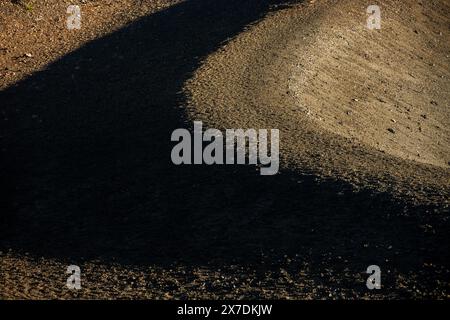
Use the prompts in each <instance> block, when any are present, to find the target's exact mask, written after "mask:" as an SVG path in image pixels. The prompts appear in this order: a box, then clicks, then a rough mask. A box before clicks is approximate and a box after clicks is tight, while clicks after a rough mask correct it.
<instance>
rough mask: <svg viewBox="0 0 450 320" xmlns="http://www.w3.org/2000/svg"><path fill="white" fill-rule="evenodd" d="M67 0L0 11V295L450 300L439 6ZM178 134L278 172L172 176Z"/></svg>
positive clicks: (445, 91)
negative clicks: (377, 13) (224, 139)
mask: <svg viewBox="0 0 450 320" xmlns="http://www.w3.org/2000/svg"><path fill="white" fill-rule="evenodd" d="M402 3H403V2H402ZM68 4H69V3H68V2H64V1H56V0H54V1H53V0H52V1H39V2H38V1H36V2H33V9H31V10H29V9H28V10H27V9H26V8H25V7H24V6H21V5H19V4H14V3H11V2H10V1H1V2H0V5H1V7H0V10H1V11H0V28H1V29H0V31H1V33H0V74H1V75H2V77H1V78H0V87H1V88H2V91H1V92H0V103H1V112H2V119H0V121H2V122H3V123H2V126H1V128H2V129H1V132H0V133H1V135H0V136H1V141H2V142H1V144H2V151H1V152H2V157H1V161H0V169H1V170H2V171H1V172H2V182H1V185H0V186H1V191H2V192H1V193H2V208H4V210H2V216H1V219H2V220H1V227H0V228H1V238H0V240H1V242H0V244H1V249H0V250H1V253H0V257H1V267H0V292H1V297H2V298H5V299H17V298H31V299H36V298H40V299H42V298H44V299H48V298H158V299H172V298H178V299H179V298H181V299H182V298H214V299H217V298H284V299H310V298H366V299H369V298H370V299H389V298H390V299H404V298H416V299H424V298H440V299H445V298H448V297H449V281H448V280H449V274H450V271H449V252H450V250H449V249H450V248H449V243H450V241H449V240H450V239H449V235H448V230H449V221H448V199H449V178H450V175H449V169H448V161H449V160H450V158H449V144H448V142H449V132H448V128H449V127H448V124H449V116H448V110H449V109H448V107H449V106H448V101H449V99H448V98H449V77H450V69H449V56H448V54H449V41H448V40H449V29H448V23H449V20H448V19H449V17H448V14H447V15H446V14H445V12H449V10H448V7H449V3H448V1H427V2H416V1H408V5H407V6H405V5H402V6H400V5H399V4H398V3H397V2H396V1H381V3H380V6H381V8H382V10H383V11H382V12H383V25H382V30H379V31H372V32H371V31H368V30H366V29H365V28H364V25H365V19H366V15H365V6H366V4H365V2H364V1H359V0H346V1H339V2H338V1H327V0H324V1H310V2H307V3H306V2H305V3H298V2H296V1H292V2H291V3H287V2H284V1H283V2H281V1H231V0H223V1H222V0H215V1H206V0H205V1H185V2H175V1H173V2H169V1H159V2H157V1H142V3H140V4H139V5H136V3H134V2H132V1H123V0H121V1H111V2H109V1H103V0H102V1H85V3H81V2H80V5H81V8H82V12H83V28H82V29H81V30H79V31H76V33H74V32H69V31H67V30H65V28H64V20H65V16H66V15H65V8H66V6H67V5H68ZM70 4H74V3H72V2H71V3H70ZM56 12H58V14H56ZM194 119H195V120H202V121H204V122H205V123H207V124H208V126H210V127H214V128H219V129H220V128H232V127H235V128H279V129H280V131H281V156H282V170H281V173H280V174H279V175H277V176H274V177H264V178H262V177H261V176H260V175H259V173H258V171H257V168H254V167H249V166H245V167H234V166H232V167H226V168H225V167H208V166H198V167H189V166H184V167H176V166H174V165H173V164H172V163H171V162H170V157H169V155H170V149H171V144H170V143H169V142H170V141H169V137H170V133H171V132H172V130H173V129H175V128H178V127H188V128H189V127H191V121H192V120H194ZM388 129H393V130H392V131H394V133H393V132H392V131H389V130H388ZM70 264H77V265H79V266H80V267H81V269H82V285H83V289H82V290H80V291H77V292H74V291H70V290H68V289H67V288H66V287H65V280H66V277H67V275H66V274H65V271H66V267H67V266H68V265H70ZM371 264H378V265H379V266H380V267H381V269H382V271H383V289H382V290H380V291H379V292H370V291H368V290H367V288H366V286H365V279H366V277H367V275H366V274H365V269H366V268H367V266H368V265H371Z"/></svg>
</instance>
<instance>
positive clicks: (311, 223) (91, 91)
mask: <svg viewBox="0 0 450 320" xmlns="http://www.w3.org/2000/svg"><path fill="white" fill-rule="evenodd" d="M275 3H281V2H278V1H261V0H258V1H256V0H255V1H234V0H214V1H200V0H198V1H187V2H184V3H181V4H179V5H175V6H173V7H170V8H168V9H166V10H164V11H162V12H158V13H155V14H153V15H151V16H148V17H145V18H143V19H141V20H139V21H137V22H134V23H132V24H130V25H129V26H127V27H125V28H123V29H121V30H119V31H117V32H115V33H113V34H111V35H109V36H106V37H103V38H101V39H98V40H96V41H93V42H91V43H89V44H87V45H85V46H84V47H82V48H80V49H79V50H77V51H75V52H73V53H71V54H69V55H67V56H65V57H63V58H61V59H60V60H59V61H57V62H55V63H54V64H52V65H51V66H50V67H49V68H48V69H47V70H45V71H43V72H40V73H38V74H36V75H33V76H32V77H30V78H28V79H26V80H25V81H23V82H21V83H19V84H18V85H17V86H15V87H12V88H9V89H7V90H5V91H4V92H2V93H1V96H0V99H1V100H0V101H2V105H3V106H4V111H5V116H6V117H7V118H8V121H4V122H7V123H6V125H5V126H4V127H3V129H2V130H5V131H4V133H3V134H2V137H3V139H2V140H3V141H2V145H3V148H2V160H1V161H2V162H1V166H2V172H5V173H6V174H5V177H4V179H3V180H2V185H1V187H2V191H3V192H2V194H4V195H6V198H5V199H6V200H5V201H4V203H5V207H6V210H5V211H4V212H7V214H4V215H3V216H2V219H3V221H2V245H1V246H2V248H15V249H18V250H23V251H28V252H31V253H33V254H36V255H43V256H49V257H58V258H64V259H71V260H78V259H81V260H83V259H92V258H99V257H100V258H102V259H104V260H106V261H116V262H120V263H130V264H143V265H146V264H150V263H158V264H160V265H171V264H172V263H174V262H180V261H181V262H186V263H189V264H192V265H201V264H205V263H208V262H211V261H215V262H216V263H233V262H239V263H242V264H253V263H258V262H259V261H260V260H261V258H262V257H269V258H270V259H272V258H273V259H274V260H276V259H278V257H281V256H282V255H284V254H289V255H293V254H299V255H300V256H301V257H305V258H306V257H307V258H308V259H312V260H313V261H317V263H318V264H321V263H322V262H324V261H328V260H327V259H328V258H326V257H329V254H331V255H332V256H341V257H343V258H345V259H346V260H347V261H350V262H348V264H351V265H353V266H355V269H358V270H363V269H364V268H365V266H366V264H367V263H369V264H370V262H372V261H373V260H374V259H375V260H376V259H377V258H378V259H385V257H386V256H389V257H393V259H395V257H394V256H393V255H394V253H393V252H391V253H389V252H387V251H386V250H385V248H386V247H388V246H389V245H393V246H395V247H396V248H399V250H401V251H402V252H404V253H406V254H405V255H404V256H403V257H402V258H397V260H396V261H397V262H396V265H397V267H398V268H404V269H406V270H409V269H411V268H413V269H414V268H420V266H421V264H422V262H423V261H424V259H433V260H437V261H445V259H447V258H448V252H449V250H448V243H449V241H447V240H448V236H447V235H446V233H445V232H444V231H445V227H446V226H447V227H448V224H444V225H442V226H441V227H440V229H439V228H438V229H436V230H438V232H437V234H435V235H433V236H430V235H429V234H426V233H424V232H423V230H422V229H420V228H419V224H420V223H421V222H422V218H421V217H419V215H418V214H417V213H418V212H421V210H428V209H427V208H414V207H411V206H409V205H408V204H405V203H402V202H399V201H398V200H395V199H393V198H392V197H391V196H390V195H388V194H373V193H370V192H369V193H367V192H362V193H355V192H353V190H352V189H351V187H350V186H348V185H346V184H344V183H340V182H335V181H318V180H316V179H315V178H314V177H309V176H299V175H297V174H295V173H293V172H287V171H286V172H283V173H282V174H281V175H279V176H275V177H261V176H259V175H258V173H257V172H256V170H255V169H254V168H253V167H249V166H243V167H241V166H231V167H230V166H223V167H206V166H182V167H176V166H174V165H173V164H172V163H171V161H170V151H171V148H172V146H173V144H172V143H171V142H170V134H171V133H172V131H173V130H174V129H176V128H179V127H190V126H191V125H190V124H187V123H186V115H185V113H184V110H183V109H181V108H179V107H178V106H179V105H180V104H182V102H183V98H182V97H181V96H180V94H179V93H180V91H181V88H182V86H183V83H184V82H185V81H186V80H187V79H188V78H189V77H190V76H191V74H192V72H193V71H194V70H195V69H196V68H197V67H198V65H199V63H200V61H201V60H202V59H203V58H204V57H206V56H207V55H208V54H209V53H211V52H213V51H214V50H215V49H216V48H217V47H218V46H219V45H220V44H221V43H222V42H223V41H226V40H227V39H229V38H231V37H233V36H234V35H236V34H238V33H239V32H240V31H241V30H242V29H243V28H244V27H245V26H246V25H248V24H250V23H252V22H255V21H257V20H258V19H260V18H261V17H262V16H263V15H264V14H265V13H267V11H268V10H269V5H270V4H275ZM283 3H285V1H283ZM10 200H12V201H10ZM405 212H406V213H409V214H412V216H409V217H407V216H405ZM441 231H442V232H441ZM399 232H400V233H399ZM435 243H441V244H442V245H439V246H436V245H433V244H435ZM366 244H374V246H372V247H371V250H370V251H368V250H364V248H365V245H366ZM375 245H376V246H378V247H376V246H375ZM424 247H426V248H428V249H426V250H425V251H423V250H422V248H424ZM391 261H392V260H391ZM447 261H448V260H447ZM335 262H336V261H335ZM361 268H362V269H361Z"/></svg>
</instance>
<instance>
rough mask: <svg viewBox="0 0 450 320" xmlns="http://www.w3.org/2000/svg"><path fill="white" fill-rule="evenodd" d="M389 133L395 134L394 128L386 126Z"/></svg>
mask: <svg viewBox="0 0 450 320" xmlns="http://www.w3.org/2000/svg"><path fill="white" fill-rule="evenodd" d="M387 130H388V131H389V132H390V133H394V134H395V130H394V129H393V128H388V129H387Z"/></svg>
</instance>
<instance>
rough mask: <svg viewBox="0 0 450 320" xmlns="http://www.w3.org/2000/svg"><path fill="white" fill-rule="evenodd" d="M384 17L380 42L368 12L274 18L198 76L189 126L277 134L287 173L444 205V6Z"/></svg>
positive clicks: (395, 6)
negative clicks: (194, 121)
mask: <svg viewBox="0 0 450 320" xmlns="http://www.w3.org/2000/svg"><path fill="white" fill-rule="evenodd" d="M380 6H381V8H382V29H381V30H375V31H371V30H368V29H367V28H366V25H365V24H366V18H367V15H366V11H365V8H366V7H365V2H364V1H339V2H337V1H322V2H317V3H315V4H314V5H312V6H310V7H308V8H307V9H305V10H299V9H298V8H297V9H295V8H294V9H292V10H285V11H282V12H278V13H276V14H274V15H273V16H271V17H269V18H268V19H266V20H265V21H263V22H262V23H260V24H258V26H257V27H255V28H253V29H251V30H249V31H248V32H247V33H246V34H243V35H242V36H240V37H238V38H237V39H236V40H235V41H233V42H231V43H230V44H228V45H227V46H225V47H224V48H223V49H222V50H221V51H219V52H217V53H216V54H215V55H213V56H211V57H210V58H209V59H208V60H207V61H206V62H205V63H204V65H203V66H202V68H201V69H200V70H199V71H198V72H197V73H196V74H195V76H194V77H193V79H192V80H191V81H190V83H189V84H188V85H187V87H186V92H187V94H188V96H190V100H189V105H190V110H191V117H192V118H193V119H202V120H204V121H208V123H209V124H210V126H211V127H220V128H229V127H237V128H268V127H270V128H279V129H280V130H281V133H280V134H281V150H282V151H281V153H282V157H283V160H284V166H285V167H291V168H292V167H295V168H297V169H299V170H301V171H308V170H313V171H314V172H320V174H322V175H325V176H331V177H340V178H344V179H347V180H350V181H353V182H355V183H356V184H357V185H359V186H362V187H367V186H372V187H376V188H378V189H380V190H390V191H391V192H394V193H396V194H403V195H405V194H408V196H412V197H413V198H414V199H416V200H419V201H420V202H428V201H431V202H433V201H437V203H446V202H447V200H448V195H449V179H450V172H449V168H448V166H449V164H448V161H449V159H450V148H449V144H450V141H449V139H450V134H449V121H450V119H449V113H448V107H449V106H448V101H449V95H450V67H449V63H450V56H449V41H448V40H449V39H450V34H449V29H448V28H447V25H448V19H449V17H448V15H446V14H445V12H448V9H449V8H448V6H449V3H448V1H430V2H427V3H422V4H417V3H416V2H415V1H411V3H410V5H408V6H405V5H404V4H403V3H402V4H401V5H400V3H399V2H397V1H384V2H381V3H380ZM391 131H394V132H391ZM429 164H431V165H429ZM427 189H429V190H427Z"/></svg>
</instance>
